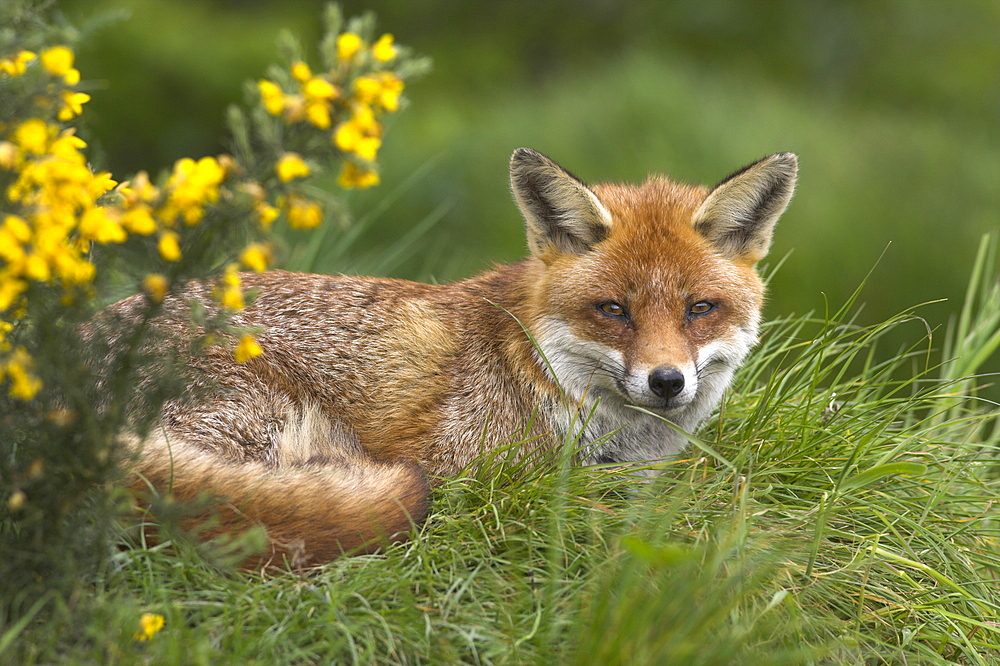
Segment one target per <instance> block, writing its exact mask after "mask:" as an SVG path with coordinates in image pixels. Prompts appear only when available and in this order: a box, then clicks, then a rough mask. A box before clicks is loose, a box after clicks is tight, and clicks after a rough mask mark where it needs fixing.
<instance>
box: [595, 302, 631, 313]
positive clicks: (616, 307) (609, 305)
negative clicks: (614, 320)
mask: <svg viewBox="0 0 1000 666" xmlns="http://www.w3.org/2000/svg"><path fill="white" fill-rule="evenodd" d="M597 309H598V310H600V311H601V312H603V313H604V314H606V315H608V316H611V317H624V316H625V308H624V307H622V306H621V304H619V303H615V302H614V301H604V302H603V303H600V304H598V306H597Z"/></svg>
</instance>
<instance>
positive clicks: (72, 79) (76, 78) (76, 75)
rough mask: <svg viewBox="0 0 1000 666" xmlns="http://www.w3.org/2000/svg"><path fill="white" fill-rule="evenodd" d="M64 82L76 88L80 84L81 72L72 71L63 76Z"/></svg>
mask: <svg viewBox="0 0 1000 666" xmlns="http://www.w3.org/2000/svg"><path fill="white" fill-rule="evenodd" d="M63 81H65V82H66V85H68V86H75V85H76V84H78V83H79V82H80V70H78V69H71V70H69V71H68V72H66V73H65V74H63Z"/></svg>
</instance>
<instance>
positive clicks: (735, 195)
mask: <svg viewBox="0 0 1000 666" xmlns="http://www.w3.org/2000/svg"><path fill="white" fill-rule="evenodd" d="M797 172H798V158H797V157H796V156H795V155H793V154H792V153H778V154H776V155H771V156H770V157H765V158H764V159H762V160H760V161H759V162H754V163H753V164H751V165H750V166H748V167H745V168H743V169H740V170H739V171H737V172H736V173H734V174H733V175H731V176H729V177H728V178H726V179H725V180H724V181H722V182H721V183H719V184H718V185H716V186H715V188H714V189H713V190H712V191H711V192H709V194H708V197H707V198H706V199H705V201H704V202H703V203H702V204H701V207H700V208H699V209H698V212H697V213H695V216H694V228H695V231H697V232H699V233H700V234H701V235H702V236H704V237H705V238H707V239H708V240H709V241H710V242H711V243H712V245H714V246H715V249H716V250H718V251H719V252H720V253H722V255H723V256H725V257H726V258H727V259H731V260H733V261H746V262H749V263H756V262H758V261H760V260H761V259H763V258H764V255H766V254H767V250H768V248H770V246H771V234H772V233H773V232H774V225H775V223H776V222H777V221H778V218H779V217H780V216H781V214H782V213H783V212H784V211H785V207H786V206H788V202H789V200H791V198H792V191H793V190H794V189H795V177H796V174H797Z"/></svg>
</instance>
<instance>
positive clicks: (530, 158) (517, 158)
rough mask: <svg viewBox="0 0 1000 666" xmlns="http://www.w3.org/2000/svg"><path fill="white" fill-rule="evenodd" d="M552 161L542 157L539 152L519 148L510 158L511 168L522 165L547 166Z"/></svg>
mask: <svg viewBox="0 0 1000 666" xmlns="http://www.w3.org/2000/svg"><path fill="white" fill-rule="evenodd" d="M549 161H550V160H549V159H548V158H547V157H545V155H542V154H541V153H540V152H538V151H537V150H532V149H531V148H518V149H517V150H515V151H514V153H513V154H512V155H511V156H510V164H511V166H514V165H520V164H526V165H529V164H546V163H548V162H549Z"/></svg>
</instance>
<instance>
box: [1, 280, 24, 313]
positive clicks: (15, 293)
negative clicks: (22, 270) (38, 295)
mask: <svg viewBox="0 0 1000 666" xmlns="http://www.w3.org/2000/svg"><path fill="white" fill-rule="evenodd" d="M27 288H28V283H27V282H25V281H24V280H18V279H16V278H12V277H10V276H9V275H6V276H4V277H3V279H0V312H5V311H7V310H9V309H10V308H11V306H12V305H14V304H15V303H17V302H18V299H19V298H20V297H21V294H23V293H24V292H25V290H26V289H27Z"/></svg>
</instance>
